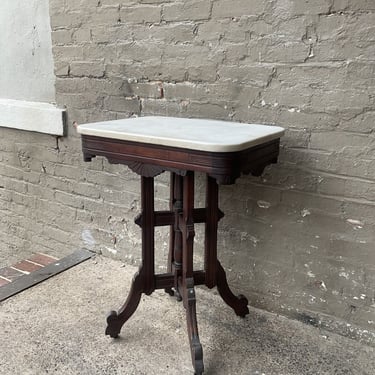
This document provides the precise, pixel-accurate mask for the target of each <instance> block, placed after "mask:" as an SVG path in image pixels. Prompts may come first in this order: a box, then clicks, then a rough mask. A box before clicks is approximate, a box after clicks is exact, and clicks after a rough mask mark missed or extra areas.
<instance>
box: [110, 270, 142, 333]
mask: <svg viewBox="0 0 375 375" xmlns="http://www.w3.org/2000/svg"><path fill="white" fill-rule="evenodd" d="M142 285H143V280H142V272H141V271H139V272H137V273H136V274H135V276H134V279H133V283H132V286H131V289H130V293H129V296H128V298H127V300H126V301H125V303H124V305H123V306H122V307H121V309H120V310H119V311H118V312H116V311H111V312H110V313H109V314H108V317H107V328H106V330H105V334H106V335H109V336H111V337H113V338H117V337H118V335H119V333H120V331H121V328H122V326H123V325H124V324H125V322H126V321H127V320H128V319H129V318H130V317H131V316H132V315H133V314H134V312H135V310H136V309H137V307H138V304H139V301H140V300H141V295H142V292H143V286H142Z"/></svg>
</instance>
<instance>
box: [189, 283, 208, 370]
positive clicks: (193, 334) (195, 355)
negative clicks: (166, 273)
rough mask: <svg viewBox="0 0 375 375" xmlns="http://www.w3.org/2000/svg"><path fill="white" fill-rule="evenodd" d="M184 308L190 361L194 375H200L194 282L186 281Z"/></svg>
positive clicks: (201, 362) (201, 367)
mask: <svg viewBox="0 0 375 375" xmlns="http://www.w3.org/2000/svg"><path fill="white" fill-rule="evenodd" d="M184 306H185V307H186V321H187V327H188V334H189V342H190V350H191V359H192V363H193V366H194V371H195V374H196V375H201V374H202V373H203V370H204V366H203V349H202V344H201V343H200V341H199V335H198V323H197V312H196V299H195V290H194V280H193V279H192V278H191V279H190V278H189V279H187V282H186V289H185V290H184Z"/></svg>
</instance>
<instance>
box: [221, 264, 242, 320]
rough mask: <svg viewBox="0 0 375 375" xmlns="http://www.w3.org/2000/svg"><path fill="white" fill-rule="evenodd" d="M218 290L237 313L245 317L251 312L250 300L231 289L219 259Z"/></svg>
mask: <svg viewBox="0 0 375 375" xmlns="http://www.w3.org/2000/svg"><path fill="white" fill-rule="evenodd" d="M217 290H218V291H219V294H220V296H221V298H222V299H223V300H224V302H225V303H226V304H227V305H229V306H230V307H231V308H232V309H233V310H234V312H235V313H236V315H238V316H240V317H242V318H244V317H245V316H246V315H247V314H248V313H249V308H248V307H247V305H248V303H249V302H248V300H247V298H246V297H245V296H243V295H242V294H240V295H238V296H236V295H234V294H233V292H232V291H231V290H230V288H229V285H228V281H227V276H226V274H225V271H224V268H223V266H222V265H221V264H220V262H219V261H217Z"/></svg>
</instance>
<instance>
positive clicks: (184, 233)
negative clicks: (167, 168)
mask: <svg viewBox="0 0 375 375" xmlns="http://www.w3.org/2000/svg"><path fill="white" fill-rule="evenodd" d="M141 179H142V180H141V184H142V186H141V195H142V213H141V214H140V215H139V216H138V217H137V218H136V221H135V222H136V223H137V224H138V225H139V226H140V227H141V228H142V264H141V266H140V268H139V271H138V272H137V273H136V275H135V276H134V279H133V283H132V286H131V290H130V293H129V296H128V298H127V300H126V301H125V303H124V305H123V306H122V307H121V308H120V310H119V311H118V312H116V311H111V312H110V314H109V316H108V318H107V323H108V326H107V329H106V332H105V333H106V334H107V335H110V336H111V337H117V336H118V335H119V333H120V330H121V327H122V326H123V325H124V323H125V322H126V321H127V320H128V319H129V318H130V317H131V316H132V315H133V313H134V312H135V310H136V309H137V306H138V304H139V301H140V299H141V295H142V293H145V294H147V295H150V294H151V293H152V292H153V291H154V290H155V289H165V291H166V292H168V293H169V294H170V295H175V296H176V298H177V299H178V300H182V301H183V305H184V307H185V309H186V320H187V328H188V335H189V342H190V348H191V356H192V362H193V366H194V371H195V374H196V375H200V374H202V373H203V370H204V366H203V350H202V345H201V343H200V340H199V334H198V324H197V316H196V298H195V289H194V286H195V285H202V284H204V285H206V286H207V287H208V288H213V287H214V286H216V287H217V289H218V291H219V294H220V296H221V297H222V298H223V300H224V301H225V302H226V303H227V304H228V305H229V306H231V307H232V308H233V310H234V311H235V313H236V314H237V315H239V316H241V317H244V316H245V315H246V314H248V313H249V309H248V307H247V304H248V301H247V299H246V298H245V297H244V296H242V295H239V296H235V295H234V294H233V293H232V291H231V290H230V288H229V286H228V282H227V278H226V274H225V271H224V269H223V267H222V266H221V264H220V262H219V260H218V259H217V227H218V222H219V220H220V219H221V218H222V217H223V213H222V212H221V211H220V210H219V208H218V185H217V182H216V180H215V179H214V178H212V177H210V176H207V188H206V206H205V208H198V209H196V208H194V172H192V171H187V172H186V174H185V175H183V176H181V175H178V174H176V173H173V172H172V173H171V194H170V210H169V211H154V177H144V176H142V177H141ZM195 223H205V258H204V270H200V271H194V270H193V242H194V235H195V232H194V224H195ZM165 225H170V226H171V233H170V252H169V257H168V272H167V273H165V274H157V275H156V274H155V265H154V261H155V256H154V231H155V230H154V228H155V227H156V226H165Z"/></svg>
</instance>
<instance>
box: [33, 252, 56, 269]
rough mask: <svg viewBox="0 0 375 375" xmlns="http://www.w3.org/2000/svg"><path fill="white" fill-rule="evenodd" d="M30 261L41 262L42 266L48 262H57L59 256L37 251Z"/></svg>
mask: <svg viewBox="0 0 375 375" xmlns="http://www.w3.org/2000/svg"><path fill="white" fill-rule="evenodd" d="M27 260H28V261H31V262H34V263H37V264H40V265H41V266H46V265H48V264H51V263H53V262H56V260H58V258H55V257H53V256H51V255H47V254H42V253H37V254H34V255H32V256H31V257H30V258H28V259H27Z"/></svg>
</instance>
